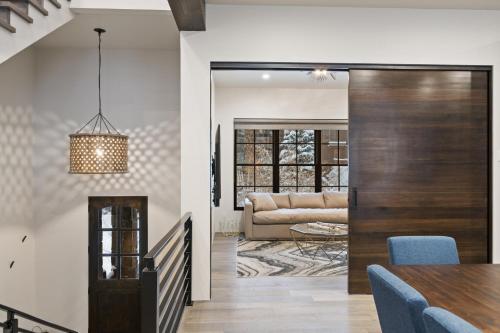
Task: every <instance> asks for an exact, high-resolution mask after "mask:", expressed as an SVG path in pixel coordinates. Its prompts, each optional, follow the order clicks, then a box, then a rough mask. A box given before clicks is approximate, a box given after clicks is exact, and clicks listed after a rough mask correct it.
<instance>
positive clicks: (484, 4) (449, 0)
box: [207, 0, 500, 10]
mask: <svg viewBox="0 0 500 333" xmlns="http://www.w3.org/2000/svg"><path fill="white" fill-rule="evenodd" d="M207 3H210V4H227V5H293V6H332V7H368V8H422V9H426V8H427V9H488V10H500V1H499V0H207Z"/></svg>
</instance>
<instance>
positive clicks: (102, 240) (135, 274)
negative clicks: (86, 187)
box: [89, 197, 147, 333]
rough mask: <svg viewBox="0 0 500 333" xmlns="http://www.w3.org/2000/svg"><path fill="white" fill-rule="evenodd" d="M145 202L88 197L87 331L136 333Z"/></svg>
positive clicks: (144, 200)
mask: <svg viewBox="0 0 500 333" xmlns="http://www.w3.org/2000/svg"><path fill="white" fill-rule="evenodd" d="M146 252H147V198H146V197H90V198H89V331H90V332H91V333H137V332H140V327H141V325H140V313H141V311H140V276H141V274H140V273H141V271H142V267H141V263H142V257H143V256H144V255H145V254H146Z"/></svg>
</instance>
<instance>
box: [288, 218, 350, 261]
mask: <svg viewBox="0 0 500 333" xmlns="http://www.w3.org/2000/svg"><path fill="white" fill-rule="evenodd" d="M290 236H291V237H292V239H293V241H294V242H295V245H297V247H298V249H299V250H300V253H301V254H302V255H303V256H308V257H310V258H311V259H313V260H315V259H316V257H317V255H318V253H319V252H323V253H324V255H325V256H326V257H327V258H328V259H329V260H330V262H333V261H334V260H335V259H337V258H339V257H340V256H341V255H342V254H344V253H346V252H347V248H348V240H349V234H348V225H347V224H344V223H326V222H311V223H300V224H294V225H293V226H291V227H290ZM329 249H333V250H335V251H338V253H337V254H336V255H331V254H329V253H328V251H327V250H329ZM344 261H345V259H344Z"/></svg>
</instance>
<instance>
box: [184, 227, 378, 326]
mask: <svg viewBox="0 0 500 333" xmlns="http://www.w3.org/2000/svg"><path fill="white" fill-rule="evenodd" d="M236 242H237V239H236V238H225V237H223V236H216V239H215V241H214V244H213V246H212V300H211V301H207V302H195V304H194V306H192V307H188V308H186V311H185V313H184V318H183V320H182V323H181V327H180V329H179V332H185V333H192V332H204V333H211V332H212V333H223V332H224V333H226V332H255V333H260V332H293V333H295V332H335V333H344V332H351V333H375V332H377V333H378V332H380V328H379V324H378V320H377V315H376V311H375V305H374V303H373V300H372V297H371V296H368V295H348V294H347V276H333V277H259V278H237V277H236Z"/></svg>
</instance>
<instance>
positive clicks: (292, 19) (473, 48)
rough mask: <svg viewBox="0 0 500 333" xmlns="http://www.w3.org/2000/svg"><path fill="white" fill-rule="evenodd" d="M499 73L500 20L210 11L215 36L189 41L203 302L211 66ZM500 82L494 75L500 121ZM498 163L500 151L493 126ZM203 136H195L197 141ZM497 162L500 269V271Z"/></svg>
mask: <svg viewBox="0 0 500 333" xmlns="http://www.w3.org/2000/svg"><path fill="white" fill-rule="evenodd" d="M211 61H264V62H266V61H267V62H280V61H284V62H326V63H349V62H354V63H356V62H357V63H389V64H390V63H401V64H415V63H417V64H418V63H420V64H468V65H494V66H495V68H496V66H498V65H500V12H498V11H460V10H410V9H408V10H406V9H353V8H326V7H325V8H317V7H316V8H315V7H285V6H281V7H273V6H265V7H259V6H242V7H237V6H214V5H209V6H207V31H206V32H183V33H181V106H182V107H181V142H182V146H181V164H182V172H181V173H182V176H181V180H182V189H181V192H182V195H181V207H182V211H192V212H193V220H194V221H193V223H194V233H193V237H194V239H195V242H194V259H193V260H194V268H193V272H194V286H193V297H194V299H208V298H209V289H210V264H209V262H210V251H209V248H210V232H209V230H210V222H209V216H210V203H209V197H210V181H209V180H210V177H209V168H208V167H207V166H208V165H209V158H210V154H209V149H210V146H209V144H208V142H209V138H210V133H209V124H210V83H209V82H210V62H211ZM498 87H500V77H499V76H498V74H497V72H495V73H494V105H493V110H494V112H493V113H494V114H496V112H497V111H498V109H499V104H498V102H497V101H498V100H500V89H499V88H498ZM493 128H494V138H493V140H494V148H495V158H494V160H495V161H496V160H497V156H498V154H499V152H497V150H498V149H500V142H499V138H500V137H499V135H498V134H497V132H498V130H499V128H500V121H499V119H498V118H497V117H496V116H494V118H493ZM194 133H196V135H193V134H194ZM498 167H499V166H498V162H495V166H494V198H493V199H494V202H493V204H494V210H493V221H494V230H493V232H494V235H493V239H494V244H493V252H494V261H495V262H500V234H499V233H498V231H497V230H498V223H497V222H498V221H499V210H498V209H497V207H498V203H499V202H498V200H499V199H498V198H499V196H498V195H497V193H498V192H499V191H500V183H499V182H498V177H496V175H497V173H498Z"/></svg>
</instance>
